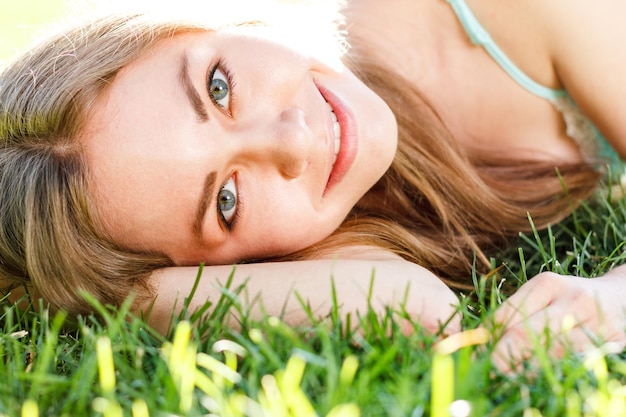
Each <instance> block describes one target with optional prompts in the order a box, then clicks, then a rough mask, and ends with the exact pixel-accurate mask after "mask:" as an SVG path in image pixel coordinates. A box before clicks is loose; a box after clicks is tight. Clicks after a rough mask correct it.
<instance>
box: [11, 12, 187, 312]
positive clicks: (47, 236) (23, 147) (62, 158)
mask: <svg viewBox="0 0 626 417" xmlns="http://www.w3.org/2000/svg"><path fill="white" fill-rule="evenodd" d="M181 29H183V28H181V27H180V26H179V25H174V24H170V25H167V24H157V25H155V24H152V23H149V22H148V20H147V19H145V18H144V17H143V16H140V15H137V16H130V17H129V16H125V17H122V16H109V17H106V18H102V19H99V20H95V21H93V22H92V23H90V24H89V25H86V26H81V27H78V28H75V29H72V30H69V31H65V32H63V33H62V34H60V35H59V36H57V37H55V38H53V39H51V40H49V41H48V42H46V43H44V44H42V45H41V46H39V47H36V48H35V49H33V50H31V51H30V52H28V53H27V54H26V55H25V56H23V57H22V58H20V59H18V60H17V61H15V63H14V64H13V65H12V66H10V67H8V68H7V69H6V70H5V71H4V73H3V74H2V76H1V78H0V106H1V107H0V138H1V140H2V146H1V147H0V259H1V260H2V262H0V280H1V282H2V283H3V284H4V285H5V286H6V287H8V288H11V287H14V286H16V285H20V284H27V285H29V286H32V290H34V292H35V293H37V294H38V295H39V296H41V297H43V298H44V299H45V300H46V301H47V302H48V303H50V305H51V307H52V308H53V309H56V308H60V307H62V308H63V309H66V310H68V311H69V312H70V313H72V314H73V315H75V314H77V313H85V312H88V311H89V310H90V309H89V307H88V306H86V305H85V302H84V300H83V297H82V296H81V294H80V292H81V291H85V292H88V293H91V294H93V295H94V296H95V297H96V298H97V299H99V300H100V301H102V302H103V303H110V304H118V303H119V302H120V301H121V300H124V299H125V298H126V297H127V296H128V295H129V294H130V293H131V292H139V293H148V291H145V290H147V287H146V285H147V278H148V277H149V276H150V274H151V273H152V272H153V271H154V269H155V268H159V267H164V266H168V265H171V261H170V260H169V259H167V258H165V257H164V256H162V255H160V254H143V253H132V252H129V251H127V250H122V249H121V248H119V247H117V246H116V245H115V244H114V243H113V242H111V241H109V240H108V239H106V237H105V235H104V234H103V232H102V230H103V229H102V226H101V224H100V221H99V219H98V215H97V213H98V210H97V207H95V205H94V201H93V200H92V198H91V195H90V193H89V181H90V180H89V167H88V166H87V164H86V163H85V160H84V157H83V153H82V150H81V147H80V144H79V141H78V140H77V137H79V136H80V135H81V127H82V122H83V121H84V120H86V119H87V118H88V117H89V112H90V110H91V105H92V103H93V102H94V100H95V99H96V98H97V97H98V96H99V95H100V94H101V93H102V91H103V90H104V89H106V88H107V86H108V85H109V84H110V83H111V82H112V80H113V78H114V77H115V75H116V73H117V72H118V71H119V70H120V69H121V68H123V67H124V66H125V65H127V64H129V63H130V62H132V61H133V60H135V59H136V58H137V57H138V56H139V55H140V54H141V53H142V52H144V51H145V50H147V49H148V48H150V47H151V46H152V45H154V44H155V43H156V42H158V41H159V40H161V39H163V38H166V37H169V36H172V35H173V34H174V33H176V31H179V30H181ZM185 29H191V28H185Z"/></svg>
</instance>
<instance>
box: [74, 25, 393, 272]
mask: <svg viewBox="0 0 626 417" xmlns="http://www.w3.org/2000/svg"><path fill="white" fill-rule="evenodd" d="M266 30H268V29H264V28H258V29H256V32H261V33H263V31H266ZM249 31H250V30H249V29H247V30H242V29H239V30H236V31H235V30H233V31H231V32H219V33H210V32H198V33H188V34H184V35H179V36H177V37H175V38H173V39H168V40H165V41H163V42H161V43H160V44H159V45H158V46H157V47H155V48H154V49H153V50H151V51H150V52H149V53H147V54H146V55H145V56H143V57H142V58H140V59H139V60H137V61H136V62H134V63H132V64H131V65H129V66H128V67H127V68H125V69H124V70H123V71H121V73H120V74H119V75H118V76H117V77H116V79H115V82H114V83H113V84H112V86H111V88H110V89H109V90H108V92H107V93H106V95H105V96H104V97H102V98H101V99H100V100H99V101H98V103H97V104H96V106H95V109H94V114H95V117H93V119H92V120H91V121H90V123H89V125H88V127H87V131H88V132H89V133H88V134H87V135H85V138H84V140H83V145H84V147H85V151H86V153H87V157H88V161H89V165H90V168H91V171H92V176H93V190H94V192H95V194H96V198H97V199H98V203H99V207H100V208H101V210H102V215H103V218H104V221H105V222H106V225H107V231H108V232H109V234H110V235H111V236H112V238H113V239H114V240H115V241H117V242H119V243H120V244H122V245H123V246H125V247H127V248H131V249H135V250H149V251H156V252H160V253H164V254H165V255H167V256H169V257H170V258H171V259H172V260H174V262H175V263H176V264H177V265H197V264H199V263H200V262H205V263H207V264H209V265H219V264H231V263H236V262H240V261H242V260H250V259H262V258H265V257H268V256H276V255H282V254H287V253H290V252H293V251H295V250H299V249H303V248H305V247H307V246H310V245H311V244H313V243H316V242H319V241H320V240H323V239H324V238H325V237H327V236H328V235H330V234H331V233H332V231H333V230H335V229H336V228H337V227H338V226H339V225H340V223H341V222H342V220H343V219H344V217H345V216H346V215H347V214H348V212H349V211H350V209H351V208H352V207H353V206H354V204H355V203H356V202H357V201H358V200H359V199H360V198H361V197H362V195H363V194H364V193H365V192H366V191H367V190H368V189H369V188H370V187H371V186H372V185H373V184H374V183H375V182H376V181H377V180H378V179H379V178H380V176H381V175H382V174H383V173H384V172H385V171H386V169H387V168H388V166H389V164H390V163H391V161H392V159H393V155H394V152H395V147H396V141H397V133H396V123H395V119H394V117H393V115H392V113H391V111H390V110H389V108H388V107H387V105H386V104H385V103H384V102H383V101H382V100H381V99H380V98H379V97H378V96H377V95H375V94H374V93H373V92H372V91H371V90H369V89H368V88H366V87H365V85H364V84H362V83H361V82H360V81H359V80H358V79H357V78H356V77H355V76H354V75H353V74H352V73H350V72H349V71H347V70H346V69H345V68H343V67H339V68H337V69H335V68H333V67H331V66H329V65H327V64H326V63H325V62H323V61H321V60H320V59H318V58H315V57H310V56H305V55H301V54H300V53H298V52H297V51H296V50H295V49H293V48H287V47H286V46H283V45H280V44H278V43H276V42H274V41H273V40H272V39H271V38H269V37H261V36H251V35H249V34H247V33H246V32H249ZM268 36H269V35H268ZM220 60H222V62H224V64H223V65H221V66H220V67H219V68H220V70H219V72H216V73H215V74H214V75H213V77H214V79H215V78H217V79H220V80H222V81H224V82H227V83H231V86H230V99H229V98H228V97H224V98H223V99H221V100H220V101H219V102H216V103H214V102H213V101H212V99H211V95H210V93H209V92H208V91H207V87H206V85H207V81H206V80H207V74H209V75H208V76H209V77H210V74H211V71H212V69H213V68H214V66H215V63H217V62H219V61H220ZM251 61H252V62H254V63H255V65H254V67H253V68H252V67H251V66H250V64H249V63H250V62H251ZM183 63H185V64H184V66H183ZM226 63H227V64H226ZM276 63H283V65H279V66H277V65H276ZM226 65H228V66H226ZM229 71H230V74H232V80H229V79H228V76H227V74H228V73H229ZM181 72H183V73H184V74H186V75H185V77H184V78H186V79H187V81H185V82H181V81H180V79H181ZM185 85H187V87H185ZM189 90H193V92H194V93H193V94H197V100H198V105H197V107H199V109H196V110H194V106H193V100H192V99H190V98H189V97H188V96H189V95H190V93H189ZM323 94H324V95H323ZM325 97H327V99H328V100H329V101H331V102H332V104H333V106H335V113H336V114H337V116H338V117H339V121H340V123H341V126H342V132H343V134H344V135H345V136H349V137H348V138H347V139H346V142H351V143H352V145H349V144H344V145H342V146H341V149H342V153H347V152H349V151H345V150H346V149H348V148H350V147H352V149H353V150H354V151H355V152H356V155H355V157H354V160H353V161H352V162H351V163H350V164H346V163H345V162H344V163H343V164H341V165H340V163H341V162H340V161H339V159H342V153H340V155H339V159H338V161H337V164H336V165H333V151H334V149H335V148H334V146H335V143H334V142H335V141H334V135H333V126H332V121H331V114H330V111H329V109H328V106H327V105H326V103H325ZM339 101H341V102H342V103H343V104H342V106H343V107H341V108H340V105H339V104H337V103H338V102H339ZM348 114H351V115H352V116H351V119H350V120H349V121H346V120H344V117H348ZM349 124H352V125H353V127H350V126H349ZM344 159H345V158H344ZM331 170H334V171H335V172H337V171H342V173H343V174H344V175H343V176H341V177H340V178H338V177H336V176H335V175H334V174H331ZM208 179H211V180H212V182H213V183H214V187H213V189H212V191H211V192H208V191H207V189H206V188H205V185H206V183H207V180H208ZM231 179H232V181H231V182H230V183H228V182H229V180H231ZM227 183H228V184H227ZM225 185H226V188H227V189H228V190H229V191H232V192H233V194H235V195H236V198H237V204H236V205H235V206H234V207H233V209H232V210H227V211H228V213H224V211H221V214H223V215H225V217H226V216H228V217H229V218H230V220H231V221H232V224H230V225H229V222H227V221H226V220H228V219H226V218H224V219H222V218H221V216H220V210H218V207H217V203H216V199H217V195H218V193H220V190H221V189H222V187H224V186H225ZM203 198H206V204H205V205H206V207H201V206H202V205H201V204H200V201H201V200H202V199H203ZM194 219H195V220H194Z"/></svg>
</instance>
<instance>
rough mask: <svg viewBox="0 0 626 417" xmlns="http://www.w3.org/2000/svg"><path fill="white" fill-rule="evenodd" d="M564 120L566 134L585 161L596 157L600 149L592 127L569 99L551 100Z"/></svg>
mask: <svg viewBox="0 0 626 417" xmlns="http://www.w3.org/2000/svg"><path fill="white" fill-rule="evenodd" d="M551 102H552V103H553V104H554V106H555V107H556V108H557V110H558V111H559V112H560V113H561V114H562V115H563V120H565V127H566V134H567V136H569V137H570V138H572V139H573V140H574V141H575V142H576V143H577V144H578V146H579V147H580V149H581V151H582V154H583V156H584V158H585V159H588V160H590V159H593V158H596V157H598V155H599V152H600V147H599V143H598V137H597V135H596V132H595V130H594V129H593V125H592V124H591V122H590V121H589V119H588V118H587V117H586V116H585V115H584V114H583V112H582V111H581V110H580V109H579V108H578V106H576V104H574V103H573V102H572V100H571V99H570V98H569V97H562V98H559V99H556V100H551Z"/></svg>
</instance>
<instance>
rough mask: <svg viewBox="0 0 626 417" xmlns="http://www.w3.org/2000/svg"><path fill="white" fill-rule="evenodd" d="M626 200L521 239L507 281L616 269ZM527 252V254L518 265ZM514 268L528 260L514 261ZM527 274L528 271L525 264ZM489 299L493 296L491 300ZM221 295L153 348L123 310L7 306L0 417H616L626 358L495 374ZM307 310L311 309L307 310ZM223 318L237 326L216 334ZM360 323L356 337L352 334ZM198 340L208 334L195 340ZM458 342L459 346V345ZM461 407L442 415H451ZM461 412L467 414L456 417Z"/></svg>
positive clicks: (382, 321)
mask: <svg viewBox="0 0 626 417" xmlns="http://www.w3.org/2000/svg"><path fill="white" fill-rule="evenodd" d="M625 222H626V200H623V199H622V200H618V201H610V199H608V198H605V197H598V198H596V199H595V200H593V201H592V202H590V203H589V204H585V205H584V206H583V207H581V208H580V209H579V210H578V211H577V212H576V213H575V215H574V216H572V217H571V218H570V219H568V220H567V221H565V222H563V223H562V224H560V225H557V226H555V227H553V228H552V229H551V230H549V231H546V232H542V233H537V234H536V235H528V236H523V237H522V238H521V239H520V244H519V246H518V248H519V250H517V249H515V250H513V251H511V253H508V254H504V255H503V257H502V258H501V259H499V260H494V264H497V265H499V264H500V263H501V262H502V261H504V262H505V265H506V268H503V269H502V270H503V272H502V277H501V278H503V277H506V278H507V279H508V282H509V283H514V286H516V285H519V284H520V283H521V282H523V281H525V278H524V272H522V271H526V272H525V274H527V275H528V276H532V275H534V274H535V273H537V272H539V271H542V270H554V271H558V272H567V273H570V274H575V275H580V276H592V275H596V274H601V273H602V272H603V271H605V270H606V269H608V268H610V267H611V266H612V265H613V264H614V263H622V261H623V258H624V254H623V248H622V246H623V242H624V240H625V239H626V230H625V228H624V224H626V223H625ZM520 253H522V254H523V256H521V257H520V256H519V254H520ZM520 258H522V259H523V260H522V261H521V260H520ZM522 266H523V267H522ZM499 284H500V281H499V279H498V280H496V279H490V278H482V279H480V280H479V285H478V287H479V291H478V293H477V294H475V295H474V296H473V297H467V298H466V299H465V302H464V307H463V309H462V311H463V315H464V319H463V323H464V328H465V329H466V330H471V329H476V328H478V327H480V326H485V327H487V328H489V327H490V326H491V320H490V317H491V315H490V312H491V311H492V310H493V306H497V304H498V302H499V301H498V300H499V299H500V298H503V297H505V295H504V294H502V293H501V292H500V291H499V290H498V285H499ZM485 288H493V291H491V292H488V291H486V290H485ZM239 291H240V288H229V289H228V290H225V291H224V296H223V297H222V299H221V300H216V303H215V305H213V306H211V311H213V312H214V313H213V314H212V315H211V316H210V317H194V316H193V315H192V314H187V315H186V316H185V317H179V318H177V319H176V320H175V321H176V323H177V324H176V331H175V334H174V335H172V336H171V337H167V338H164V337H161V336H159V335H157V334H155V333H154V332H153V331H151V330H150V328H149V327H148V326H147V325H146V324H145V323H144V322H143V321H142V320H140V319H138V318H130V316H129V314H128V311H127V308H125V307H123V308H120V309H117V310H111V309H106V308H103V307H98V308H99V311H100V312H101V315H102V316H103V319H102V320H100V322H99V323H97V322H95V321H93V320H88V319H86V320H83V321H82V322H81V324H80V325H79V326H78V329H77V330H76V331H73V332H67V331H63V330H62V323H63V320H64V317H63V316H62V315H60V316H57V317H48V316H47V315H46V314H45V313H44V314H36V313H23V312H20V311H19V310H18V309H16V308H15V307H14V306H12V305H10V304H8V303H6V302H4V303H2V307H3V310H2V311H3V314H2V316H1V319H0V323H1V325H2V329H3V331H2V333H1V335H0V357H2V360H1V361H0V375H2V376H3V378H2V379H0V415H10V416H20V415H21V416H37V415H41V416H84V415H85V416H86V415H89V416H91V415H93V416H100V415H104V416H120V415H129V416H130V415H132V416H137V417H139V416H148V415H150V416H166V415H181V416H182V415H189V416H201V415H219V416H244V415H246V416H259V417H260V416H308V415H320V416H326V415H328V416H344V417H352V416H358V415H362V416H435V417H443V416H453V417H461V416H468V415H471V416H524V417H531V416H555V417H556V416H559V417H560V416H566V417H570V416H571V417H573V416H585V417H589V416H598V417H599V416H602V417H604V416H623V415H625V413H626V360H625V358H624V355H623V354H622V353H618V354H616V353H609V352H604V351H603V350H602V349H597V350H594V351H592V352H588V353H585V354H581V353H576V352H566V354H565V357H564V358H562V359H559V360H557V359H551V358H549V356H548V355H547V353H546V349H545V348H544V347H542V346H538V347H537V350H536V351H535V352H534V356H535V357H536V358H540V359H541V358H545V360H543V361H542V360H539V361H538V362H537V363H535V362H533V363H527V364H525V366H524V367H523V370H522V371H521V372H520V373H518V374H515V375H503V374H501V373H499V372H498V370H497V369H496V368H495V367H494V366H493V365H492V363H491V356H490V355H491V353H490V352H491V349H492V342H491V341H487V342H485V341H481V342H480V343H479V344H477V345H471V344H470V345H468V346H464V347H460V348H459V345H457V343H456V342H455V340H454V337H453V338H452V339H447V343H448V345H452V348H450V347H449V346H448V347H446V343H445V342H444V343H439V344H437V340H436V337H434V336H432V335H428V334H425V333H423V332H422V331H421V328H420V326H419V323H414V325H415V331H414V332H413V333H412V334H405V333H403V332H402V331H401V329H400V325H399V322H400V319H401V318H402V317H404V316H405V314H404V313H403V312H402V311H396V312H392V311H388V312H387V314H383V315H376V314H375V313H373V312H368V313H367V314H365V315H364V316H361V317H349V318H342V317H340V316H339V315H337V314H334V313H333V312H331V314H330V315H329V319H328V320H325V321H319V320H314V319H312V320H311V323H310V324H309V325H306V326H303V327H299V328H293V327H290V326H287V325H285V324H284V323H283V322H282V321H281V320H280V319H279V318H276V317H267V318H264V319H262V320H258V321H255V320H252V319H250V318H249V316H248V315H247V313H246V311H245V310H244V309H243V307H242V306H241V304H240V303H239V302H238V297H237V294H238V292H239ZM303 308H305V307H303ZM230 311H235V312H237V314H239V315H242V317H243V318H244V320H243V322H242V328H241V330H239V331H234V330H232V329H229V328H227V327H225V326H224V322H225V318H226V316H227V315H228V314H229V312H230ZM355 320H358V321H359V322H360V326H359V328H360V330H359V331H355V330H348V329H350V328H353V327H354V326H352V325H351V324H353V323H354V322H355ZM201 335H203V336H202V337H201ZM462 344H463V343H461V345H462ZM451 405H452V410H456V409H457V408H458V409H459V410H458V411H455V412H456V414H450V413H449V410H450V409H451V408H450V407H451ZM467 407H469V410H470V414H467V413H463V408H467Z"/></svg>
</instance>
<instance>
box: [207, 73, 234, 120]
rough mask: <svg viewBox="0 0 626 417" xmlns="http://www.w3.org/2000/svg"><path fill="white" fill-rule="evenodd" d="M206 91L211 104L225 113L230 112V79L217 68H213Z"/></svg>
mask: <svg viewBox="0 0 626 417" xmlns="http://www.w3.org/2000/svg"><path fill="white" fill-rule="evenodd" d="M208 84H209V85H208V90H209V96H210V97H211V100H213V102H214V103H215V104H216V105H217V106H219V107H221V108H222V109H225V110H226V111H229V110H230V79H229V77H228V76H227V75H226V74H224V72H223V71H222V70H221V69H220V68H219V67H215V69H214V70H213V71H212V72H211V76H210V78H209V82H208Z"/></svg>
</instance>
